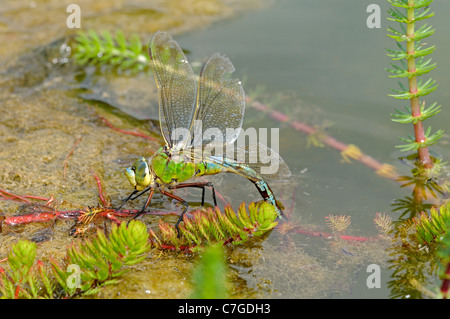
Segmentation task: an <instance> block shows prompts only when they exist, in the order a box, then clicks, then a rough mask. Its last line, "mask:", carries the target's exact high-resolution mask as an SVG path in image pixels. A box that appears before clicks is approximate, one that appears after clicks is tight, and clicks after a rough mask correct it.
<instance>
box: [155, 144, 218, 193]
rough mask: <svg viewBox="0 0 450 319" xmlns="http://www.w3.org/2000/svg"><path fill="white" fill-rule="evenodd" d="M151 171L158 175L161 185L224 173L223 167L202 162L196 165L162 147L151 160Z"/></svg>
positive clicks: (157, 178)
mask: <svg viewBox="0 0 450 319" xmlns="http://www.w3.org/2000/svg"><path fill="white" fill-rule="evenodd" d="M149 164H150V169H151V170H152V171H153V173H154V174H155V175H156V180H157V182H158V183H160V184H173V183H181V182H184V181H187V180H189V179H191V178H192V177H194V176H202V175H214V174H218V173H220V172H222V171H223V169H222V167H221V166H219V165H216V164H213V163H208V162H206V161H202V162H200V163H194V161H193V160H191V159H190V158H189V157H187V156H183V155H182V153H181V155H172V153H171V152H170V150H169V151H166V149H165V148H164V147H161V148H160V149H159V150H158V151H157V152H156V153H155V155H153V157H152V158H151V159H150V163H149Z"/></svg>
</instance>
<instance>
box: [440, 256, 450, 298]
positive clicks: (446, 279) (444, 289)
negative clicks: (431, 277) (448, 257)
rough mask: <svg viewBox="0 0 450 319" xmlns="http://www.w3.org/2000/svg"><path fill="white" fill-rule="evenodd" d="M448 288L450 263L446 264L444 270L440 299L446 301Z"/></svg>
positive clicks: (449, 284)
mask: <svg viewBox="0 0 450 319" xmlns="http://www.w3.org/2000/svg"><path fill="white" fill-rule="evenodd" d="M449 286H450V262H449V263H447V268H446V270H445V275H444V280H442V286H441V293H442V298H443V299H447V297H448V288H449Z"/></svg>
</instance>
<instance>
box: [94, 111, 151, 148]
mask: <svg viewBox="0 0 450 319" xmlns="http://www.w3.org/2000/svg"><path fill="white" fill-rule="evenodd" d="M97 116H98V117H99V118H100V119H101V120H102V121H103V123H105V124H106V125H108V126H109V127H110V128H112V129H113V130H115V131H118V132H120V133H123V134H129V135H134V136H139V137H142V138H145V139H147V140H153V141H157V139H156V138H154V137H151V136H148V135H145V134H142V133H136V132H130V131H125V130H122V129H120V128H117V127H115V126H114V125H112V124H111V123H110V122H109V121H108V120H107V119H105V118H104V117H103V116H100V115H98V114H97Z"/></svg>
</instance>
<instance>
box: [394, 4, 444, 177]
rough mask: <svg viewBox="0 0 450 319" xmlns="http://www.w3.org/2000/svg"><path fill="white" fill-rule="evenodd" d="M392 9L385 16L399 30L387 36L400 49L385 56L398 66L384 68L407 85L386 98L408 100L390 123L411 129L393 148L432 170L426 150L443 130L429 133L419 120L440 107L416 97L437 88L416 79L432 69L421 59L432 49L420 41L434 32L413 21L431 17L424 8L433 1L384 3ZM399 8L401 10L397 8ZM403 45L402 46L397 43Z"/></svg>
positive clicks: (432, 67)
mask: <svg viewBox="0 0 450 319" xmlns="http://www.w3.org/2000/svg"><path fill="white" fill-rule="evenodd" d="M388 1H389V2H390V3H391V4H392V6H394V7H396V8H391V9H390V10H389V11H388V13H389V15H390V16H391V17H392V18H388V19H389V20H391V21H396V22H399V24H400V27H401V30H400V31H399V30H396V29H394V28H388V31H389V32H391V34H388V36H389V37H391V38H393V39H394V40H396V41H397V43H396V44H397V46H398V47H399V49H400V50H398V51H394V50H388V52H389V53H388V56H390V57H391V58H392V59H393V60H394V61H399V62H400V65H396V64H391V65H392V67H393V69H387V71H389V72H390V73H392V75H391V76H390V77H397V78H407V79H408V86H407V87H406V86H405V85H404V84H403V83H402V82H399V85H400V88H401V89H400V90H392V91H393V92H395V94H391V95H390V96H392V97H394V98H396V99H403V100H409V102H410V107H409V108H408V107H406V110H405V111H404V112H403V111H398V110H396V111H397V112H396V113H395V114H393V116H394V118H393V121H396V122H400V123H412V124H413V126H414V136H412V135H410V136H409V137H408V138H402V140H403V141H404V142H406V144H403V145H399V146H397V147H398V148H400V149H401V150H403V151H412V150H414V151H417V158H418V160H419V161H420V163H421V164H422V165H423V166H424V167H425V168H432V167H433V161H432V159H431V157H430V154H429V151H428V147H429V146H431V145H433V144H435V143H436V142H437V141H438V140H439V138H441V137H442V134H443V130H438V131H437V132H435V133H433V134H431V128H430V127H428V128H427V129H426V130H425V128H424V125H423V121H425V120H426V119H427V118H429V117H431V116H433V115H436V114H437V113H439V112H440V105H436V102H435V103H433V104H431V105H429V106H426V105H425V102H422V103H421V101H420V97H423V96H425V95H428V94H430V93H431V92H433V91H434V90H435V89H436V88H437V85H436V84H435V82H436V81H434V80H432V79H431V78H430V79H428V80H426V81H423V80H421V79H419V77H420V76H422V75H424V74H426V73H428V72H430V71H431V70H433V69H434V68H435V67H436V64H435V63H431V59H428V58H425V57H426V56H427V55H429V54H431V53H432V52H433V51H434V49H435V46H429V47H425V44H423V43H421V40H423V39H425V38H427V37H429V36H430V35H432V34H433V33H434V29H431V26H428V25H427V24H426V23H425V24H423V25H422V26H421V27H420V28H417V22H418V21H420V20H424V19H428V18H430V17H432V16H434V13H429V10H430V9H429V8H428V5H430V4H431V3H432V2H433V0H388ZM397 8H402V9H403V10H402V9H397ZM402 42H405V44H406V46H405V45H402V44H401V43H402Z"/></svg>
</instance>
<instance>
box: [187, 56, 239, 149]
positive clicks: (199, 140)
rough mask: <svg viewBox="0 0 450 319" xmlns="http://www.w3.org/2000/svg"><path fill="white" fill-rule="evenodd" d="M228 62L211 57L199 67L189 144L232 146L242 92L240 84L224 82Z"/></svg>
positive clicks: (237, 124)
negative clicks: (225, 144) (191, 138)
mask: <svg viewBox="0 0 450 319" xmlns="http://www.w3.org/2000/svg"><path fill="white" fill-rule="evenodd" d="M233 71H234V66H233V64H232V63H231V61H230V59H228V58H227V57H225V56H223V55H220V54H219V53H215V54H213V55H212V56H211V57H210V58H209V59H208V61H206V62H205V64H204V65H203V67H202V70H201V72H200V78H199V85H198V92H197V102H196V108H195V113H194V117H193V122H192V124H191V131H192V133H193V141H192V145H194V146H198V145H204V144H207V143H210V142H212V141H214V142H216V143H233V142H234V141H235V140H236V138H237V136H238V135H239V131H240V129H241V127H242V121H243V118H244V111H245V93H244V89H243V88H242V85H241V82H240V81H239V80H236V79H228V78H227V76H228V74H229V73H232V72H233Z"/></svg>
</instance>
